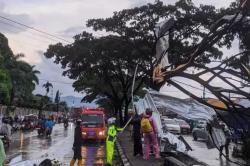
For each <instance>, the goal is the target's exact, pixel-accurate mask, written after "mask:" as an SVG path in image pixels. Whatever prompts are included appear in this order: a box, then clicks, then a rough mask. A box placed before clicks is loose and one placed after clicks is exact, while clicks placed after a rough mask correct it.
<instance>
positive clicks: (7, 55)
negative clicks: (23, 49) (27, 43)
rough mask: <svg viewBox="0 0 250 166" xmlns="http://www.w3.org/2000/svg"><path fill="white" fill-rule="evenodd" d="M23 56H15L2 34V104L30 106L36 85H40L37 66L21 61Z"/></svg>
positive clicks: (0, 73)
mask: <svg viewBox="0 0 250 166" xmlns="http://www.w3.org/2000/svg"><path fill="white" fill-rule="evenodd" d="M22 57H24V55H23V54H17V55H14V54H13V52H12V51H11V49H10V48H9V46H8V40H7V38H6V37H5V36H4V35H2V34H1V33H0V77H1V79H0V91H3V92H4V93H3V94H1V103H3V104H11V105H16V106H26V105H30V104H29V102H30V101H32V99H33V95H32V91H33V90H34V89H35V85H36V84H38V83H39V80H38V77H37V74H39V73H40V72H39V71H37V70H35V66H31V65H29V64H28V63H27V62H24V61H22V60H20V58H22Z"/></svg>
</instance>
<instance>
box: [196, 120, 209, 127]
mask: <svg viewBox="0 0 250 166" xmlns="http://www.w3.org/2000/svg"><path fill="white" fill-rule="evenodd" d="M206 126H207V121H205V120H198V123H197V126H196V127H198V128H205V127H206Z"/></svg>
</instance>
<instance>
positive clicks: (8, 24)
mask: <svg viewBox="0 0 250 166" xmlns="http://www.w3.org/2000/svg"><path fill="white" fill-rule="evenodd" d="M0 23H1V24H4V25H7V26H9V27H12V28H15V29H19V30H26V29H25V28H22V27H18V26H15V25H13V24H11V23H7V22H4V21H1V20H0ZM4 29H5V30H7V31H9V32H14V33H18V32H17V31H10V29H6V28H4ZM25 32H28V33H30V34H32V36H28V37H29V38H30V39H34V35H39V37H43V38H46V39H47V40H50V41H56V42H60V40H56V39H53V38H51V37H48V36H45V35H42V34H38V33H32V32H30V31H25ZM37 40H38V41H42V42H46V43H48V41H44V40H40V39H37Z"/></svg>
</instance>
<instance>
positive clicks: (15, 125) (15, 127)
mask: <svg viewBox="0 0 250 166" xmlns="http://www.w3.org/2000/svg"><path fill="white" fill-rule="evenodd" d="M19 129H20V125H19V124H18V123H16V122H15V123H13V125H12V129H11V130H12V132H15V131H17V130H19Z"/></svg>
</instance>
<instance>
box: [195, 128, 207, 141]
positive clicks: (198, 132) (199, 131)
mask: <svg viewBox="0 0 250 166" xmlns="http://www.w3.org/2000/svg"><path fill="white" fill-rule="evenodd" d="M192 135H193V138H194V141H197V140H198V139H203V140H205V141H207V140H208V131H207V130H206V127H201V126H197V127H195V128H193V131H192Z"/></svg>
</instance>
